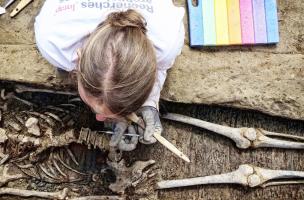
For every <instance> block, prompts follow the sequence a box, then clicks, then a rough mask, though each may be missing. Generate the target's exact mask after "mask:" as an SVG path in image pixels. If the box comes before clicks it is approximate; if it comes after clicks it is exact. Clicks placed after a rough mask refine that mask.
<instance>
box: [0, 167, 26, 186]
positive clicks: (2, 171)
mask: <svg viewBox="0 0 304 200" xmlns="http://www.w3.org/2000/svg"><path fill="white" fill-rule="evenodd" d="M10 166H11V165H8V164H6V165H4V166H0V187H1V186H3V185H5V184H7V183H8V182H11V181H14V180H18V179H22V178H27V176H26V175H24V174H14V175H10V174H9V173H8V171H9V170H10Z"/></svg>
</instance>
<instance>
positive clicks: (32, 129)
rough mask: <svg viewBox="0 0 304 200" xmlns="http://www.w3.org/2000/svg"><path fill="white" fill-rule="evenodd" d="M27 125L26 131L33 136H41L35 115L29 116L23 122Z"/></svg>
mask: <svg viewBox="0 0 304 200" xmlns="http://www.w3.org/2000/svg"><path fill="white" fill-rule="evenodd" d="M25 126H26V127H27V132H28V133H30V134H33V135H35V136H41V132H40V128H39V126H38V119H37V118H35V117H30V118H28V120H26V122H25Z"/></svg>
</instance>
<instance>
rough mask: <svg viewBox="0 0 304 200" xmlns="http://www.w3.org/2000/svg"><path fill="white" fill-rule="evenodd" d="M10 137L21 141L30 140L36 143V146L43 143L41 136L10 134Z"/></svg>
mask: <svg viewBox="0 0 304 200" xmlns="http://www.w3.org/2000/svg"><path fill="white" fill-rule="evenodd" d="M9 138H10V139H12V140H15V141H18V142H20V143H26V142H30V143H32V144H34V146H39V145H40V144H41V140H40V139H39V138H34V137H29V136H24V135H15V134H14V135H9Z"/></svg>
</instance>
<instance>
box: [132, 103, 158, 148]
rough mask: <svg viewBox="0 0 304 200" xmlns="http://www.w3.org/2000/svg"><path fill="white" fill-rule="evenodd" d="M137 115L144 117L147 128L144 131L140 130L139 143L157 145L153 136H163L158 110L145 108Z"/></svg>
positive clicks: (150, 107) (149, 107)
mask: <svg viewBox="0 0 304 200" xmlns="http://www.w3.org/2000/svg"><path fill="white" fill-rule="evenodd" d="M137 114H138V115H139V116H141V117H142V119H143V120H144V123H145V126H146V127H145V129H144V130H143V129H142V128H140V127H139V128H138V133H139V134H140V137H139V141H140V142H141V143H143V144H152V143H155V142H156V139H155V138H154V137H153V134H154V133H158V134H161V133H162V131H163V127H162V125H161V122H160V118H159V113H158V110H157V109H156V108H154V107H152V106H144V107H142V108H140V109H139V110H138V112H137Z"/></svg>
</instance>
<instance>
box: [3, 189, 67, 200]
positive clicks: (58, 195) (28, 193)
mask: <svg viewBox="0 0 304 200" xmlns="http://www.w3.org/2000/svg"><path fill="white" fill-rule="evenodd" d="M68 192H69V190H68V189H67V188H64V189H63V190H62V191H59V192H39V191H33V190H22V189H15V188H0V195H15V196H20V197H40V198H45V199H66V198H67V196H68Z"/></svg>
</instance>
